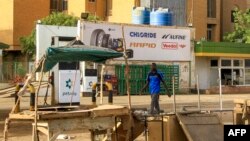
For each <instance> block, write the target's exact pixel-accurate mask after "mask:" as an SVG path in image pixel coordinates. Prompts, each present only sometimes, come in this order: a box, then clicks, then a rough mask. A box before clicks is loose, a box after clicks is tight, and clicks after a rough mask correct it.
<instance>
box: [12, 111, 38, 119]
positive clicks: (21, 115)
mask: <svg viewBox="0 0 250 141" xmlns="http://www.w3.org/2000/svg"><path fill="white" fill-rule="evenodd" d="M34 118H35V115H27V114H19V113H17V114H9V119H11V120H34Z"/></svg>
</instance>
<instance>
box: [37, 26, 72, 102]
mask: <svg viewBox="0 0 250 141" xmlns="http://www.w3.org/2000/svg"><path fill="white" fill-rule="evenodd" d="M54 36H63V37H76V36H77V27H69V26H51V25H41V24H37V25H36V61H38V60H39V59H40V58H41V57H42V56H43V55H44V54H45V51H46V49H47V48H48V47H51V41H52V37H54ZM64 43H65V44H66V43H67V42H64ZM60 45H63V44H62V42H61V43H60ZM52 71H54V74H55V92H56V95H57V94H58V92H59V91H58V86H59V82H58V81H59V72H58V65H56V66H55V67H54V68H53V70H52ZM38 77H39V75H37V76H36V78H37V80H38ZM43 78H44V81H47V80H48V74H46V75H45V76H44V77H43ZM57 100H58V97H57V96H56V102H57Z"/></svg>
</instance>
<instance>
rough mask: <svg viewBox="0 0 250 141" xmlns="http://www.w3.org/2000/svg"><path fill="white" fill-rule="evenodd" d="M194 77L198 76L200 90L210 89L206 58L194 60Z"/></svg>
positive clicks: (207, 59) (207, 60)
mask: <svg viewBox="0 0 250 141" xmlns="http://www.w3.org/2000/svg"><path fill="white" fill-rule="evenodd" d="M195 69H196V75H199V84H200V89H208V88H209V87H210V80H209V78H210V64H209V58H207V57H196V58H195Z"/></svg>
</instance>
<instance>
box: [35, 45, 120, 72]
mask: <svg viewBox="0 0 250 141" xmlns="http://www.w3.org/2000/svg"><path fill="white" fill-rule="evenodd" d="M122 56H123V53H121V52H117V51H115V50H112V49H108V48H103V47H96V46H88V45H70V46H62V47H56V48H55V47H49V48H48V49H47V50H46V54H45V56H44V57H45V58H44V59H45V62H44V69H43V71H44V72H47V71H49V70H50V69H52V68H53V67H54V66H55V65H56V64H57V63H58V62H74V61H91V62H95V63H105V61H106V60H108V59H112V58H119V57H122ZM40 69H41V66H39V67H38V69H37V71H39V70H40Z"/></svg>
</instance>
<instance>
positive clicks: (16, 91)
mask: <svg viewBox="0 0 250 141" xmlns="http://www.w3.org/2000/svg"><path fill="white" fill-rule="evenodd" d="M20 87H21V85H19V84H17V85H16V89H15V105H16V108H15V110H14V113H18V112H20V101H18V92H19V90H20Z"/></svg>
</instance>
